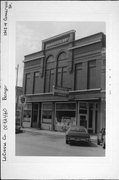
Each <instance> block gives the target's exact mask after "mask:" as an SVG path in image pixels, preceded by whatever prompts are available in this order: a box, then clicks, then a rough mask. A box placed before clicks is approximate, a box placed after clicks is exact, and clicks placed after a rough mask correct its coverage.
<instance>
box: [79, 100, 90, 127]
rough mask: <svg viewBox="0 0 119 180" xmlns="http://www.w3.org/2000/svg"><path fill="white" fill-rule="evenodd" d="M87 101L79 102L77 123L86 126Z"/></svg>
mask: <svg viewBox="0 0 119 180" xmlns="http://www.w3.org/2000/svg"><path fill="white" fill-rule="evenodd" d="M87 114H88V110H87V103H82V102H81V103H79V125H80V126H84V127H85V128H88V119H87Z"/></svg>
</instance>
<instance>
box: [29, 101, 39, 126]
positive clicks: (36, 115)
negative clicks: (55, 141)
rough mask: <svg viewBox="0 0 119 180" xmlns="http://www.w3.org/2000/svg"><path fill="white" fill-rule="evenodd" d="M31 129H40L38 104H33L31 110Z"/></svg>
mask: <svg viewBox="0 0 119 180" xmlns="http://www.w3.org/2000/svg"><path fill="white" fill-rule="evenodd" d="M31 126H32V127H33V128H40V127H41V108H40V103H33V108H32V124H31Z"/></svg>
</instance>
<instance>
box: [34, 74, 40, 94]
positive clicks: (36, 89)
mask: <svg viewBox="0 0 119 180" xmlns="http://www.w3.org/2000/svg"><path fill="white" fill-rule="evenodd" d="M39 78H40V72H39V71H37V72H34V88H33V92H34V93H39V89H40V82H39Z"/></svg>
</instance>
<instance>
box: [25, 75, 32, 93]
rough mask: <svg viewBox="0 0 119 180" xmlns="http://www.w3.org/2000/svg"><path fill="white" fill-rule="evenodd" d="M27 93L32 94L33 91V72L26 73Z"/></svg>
mask: <svg viewBox="0 0 119 180" xmlns="http://www.w3.org/2000/svg"><path fill="white" fill-rule="evenodd" d="M25 93H26V94H31V93H32V85H31V74H30V73H27V74H26V80H25Z"/></svg>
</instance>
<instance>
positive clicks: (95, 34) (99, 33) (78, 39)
mask: <svg viewBox="0 0 119 180" xmlns="http://www.w3.org/2000/svg"><path fill="white" fill-rule="evenodd" d="M99 34H102V35H105V34H104V33H103V32H99V33H96V34H92V35H89V36H85V37H83V38H80V39H76V40H75V41H74V42H77V41H79V40H83V39H87V38H89V37H94V36H96V35H99Z"/></svg>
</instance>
